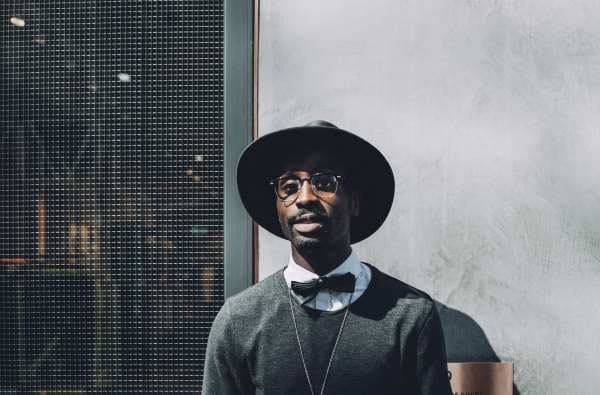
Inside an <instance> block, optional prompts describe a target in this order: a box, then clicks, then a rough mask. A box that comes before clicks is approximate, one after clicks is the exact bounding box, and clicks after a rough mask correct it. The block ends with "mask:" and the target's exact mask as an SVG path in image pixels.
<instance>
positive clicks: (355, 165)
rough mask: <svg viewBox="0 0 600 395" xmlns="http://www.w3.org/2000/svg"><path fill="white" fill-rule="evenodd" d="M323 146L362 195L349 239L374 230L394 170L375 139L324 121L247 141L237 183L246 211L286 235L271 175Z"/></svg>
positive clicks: (385, 208) (390, 194)
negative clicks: (290, 156)
mask: <svg viewBox="0 0 600 395" xmlns="http://www.w3.org/2000/svg"><path fill="white" fill-rule="evenodd" d="M314 149H319V150H320V151H323V152H325V153H326V154H331V155H333V156H335V158H336V159H338V160H340V161H341V162H342V163H340V165H341V166H342V167H343V168H344V169H345V172H346V174H347V175H348V176H349V178H350V180H351V183H352V188H353V189H358V191H359V196H360V210H359V215H358V216H355V217H352V220H351V221H352V222H351V225H350V243H352V244H353V243H357V242H359V241H361V240H364V239H366V238H367V237H369V236H371V235H372V234H373V233H374V232H375V231H376V230H377V229H379V227H380V226H381V224H383V222H384V221H385V218H386V217H387V215H388V213H389V212H390V209H391V207H392V201H393V200H394V173H393V171H392V168H391V166H390V164H389V163H388V161H387V160H386V159H385V157H384V156H383V154H382V153H381V152H379V150H378V149H377V148H375V147H374V146H373V145H372V144H370V143H369V142H367V141H365V140H364V139H362V138H360V137H358V136H357V135H355V134H353V133H350V132H348V131H345V130H342V129H339V128H337V127H336V126H335V125H333V124H331V123H329V122H325V121H314V122H311V123H309V124H307V125H305V126H301V127H293V128H288V129H282V130H278V131H275V132H272V133H268V134H266V135H264V136H262V137H260V138H258V139H256V140H255V141H253V142H252V143H251V144H250V145H248V146H247V147H246V148H245V149H244V151H243V152H242V154H241V156H240V159H239V161H238V166H237V184H238V191H239V193H240V197H241V199H242V203H243V204H244V206H245V207H246V210H247V211H248V214H250V216H251V217H252V219H254V221H256V222H257V223H258V224H259V225H260V226H262V227H263V228H265V229H266V230H268V231H269V232H271V233H273V234H274V235H276V236H278V237H281V238H284V239H285V236H284V235H283V233H282V231H281V225H280V224H279V220H278V216H277V209H276V206H275V199H277V197H276V195H275V191H274V189H273V186H271V185H270V184H269V181H271V180H272V179H274V178H276V177H278V176H280V175H281V173H282V165H283V164H284V163H285V162H286V160H287V159H289V155H290V153H293V155H294V157H297V156H298V154H301V153H303V152H307V153H309V152H311V151H312V150H314Z"/></svg>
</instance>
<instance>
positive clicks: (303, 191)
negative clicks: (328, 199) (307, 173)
mask: <svg viewBox="0 0 600 395" xmlns="http://www.w3.org/2000/svg"><path fill="white" fill-rule="evenodd" d="M301 182H302V184H301V185H300V190H299V191H298V197H297V198H296V203H301V204H303V203H308V202H310V201H313V200H318V199H319V198H318V197H317V195H315V192H314V191H313V189H312V185H311V184H310V180H307V179H304V180H302V181H301Z"/></svg>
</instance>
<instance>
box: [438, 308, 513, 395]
mask: <svg viewBox="0 0 600 395" xmlns="http://www.w3.org/2000/svg"><path fill="white" fill-rule="evenodd" d="M435 303H436V306H437V308H438V311H439V313H440V319H441V321H442V328H443V330H444V339H445V341H446V354H447V357H448V362H500V359H499V358H498V355H496V352H495V351H494V349H493V348H492V346H491V345H490V342H489V341H488V339H487V336H486V335H485V333H484V332H483V329H481V327H480V326H479V324H478V323H477V322H475V320H474V319H473V318H471V317H469V316H468V315H467V314H465V313H463V312H461V311H458V310H455V309H452V308H450V307H448V306H446V305H444V304H442V303H440V302H438V301H436V302H435ZM513 394H514V395H520V394H521V393H520V392H519V390H518V388H517V386H516V385H515V384H514V383H513Z"/></svg>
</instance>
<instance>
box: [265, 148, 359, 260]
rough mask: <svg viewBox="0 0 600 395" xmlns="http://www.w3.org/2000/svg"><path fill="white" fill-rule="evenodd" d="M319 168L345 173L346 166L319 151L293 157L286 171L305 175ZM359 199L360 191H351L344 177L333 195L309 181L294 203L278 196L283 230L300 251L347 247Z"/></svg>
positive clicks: (311, 251) (278, 208)
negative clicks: (322, 194)
mask: <svg viewBox="0 0 600 395" xmlns="http://www.w3.org/2000/svg"><path fill="white" fill-rule="evenodd" d="M317 172H327V173H333V174H336V175H341V176H342V177H343V176H344V175H345V174H344V173H343V171H342V169H340V168H339V167H337V166H335V164H334V163H331V161H329V160H328V159H327V158H326V156H325V155H323V154H322V153H319V152H314V153H311V154H309V155H306V156H304V157H302V158H298V159H294V160H290V161H289V162H288V163H287V164H286V165H285V166H284V169H283V171H282V175H283V174H288V175H289V174H293V175H295V176H297V177H299V178H300V179H303V178H306V177H308V176H310V175H311V174H313V173H317ZM358 203H359V202H358V194H357V193H356V192H351V191H349V189H348V188H347V185H346V187H345V185H344V182H343V181H342V182H341V183H340V185H339V186H338V190H337V192H336V193H335V194H334V195H332V196H331V197H327V198H324V197H320V196H317V195H316V194H315V193H314V191H313V190H312V187H311V185H310V182H309V181H305V182H303V183H302V185H301V188H300V190H299V191H298V195H297V197H296V200H295V201H294V202H293V203H290V202H289V201H282V200H281V199H279V198H276V207H277V214H278V217H279V223H280V224H281V228H282V231H283V234H284V235H285V236H286V238H287V239H288V240H290V242H291V243H292V248H294V249H296V250H297V251H298V252H300V253H302V252H306V253H320V252H321V251H324V250H335V249H345V248H347V247H348V246H349V245H350V222H351V218H352V216H353V215H358V208H359V206H358Z"/></svg>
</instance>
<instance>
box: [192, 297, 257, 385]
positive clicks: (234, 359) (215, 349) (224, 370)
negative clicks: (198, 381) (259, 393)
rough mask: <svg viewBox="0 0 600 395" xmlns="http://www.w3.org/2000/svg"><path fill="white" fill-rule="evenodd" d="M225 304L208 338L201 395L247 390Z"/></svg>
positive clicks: (244, 374) (244, 373)
mask: <svg viewBox="0 0 600 395" xmlns="http://www.w3.org/2000/svg"><path fill="white" fill-rule="evenodd" d="M232 325H233V322H232V320H231V315H230V310H229V304H228V301H226V302H225V304H224V305H223V307H221V310H220V311H219V313H218V314H217V316H216V318H215V321H214V322H213V325H212V327H211V329H210V333H209V335H208V344H207V347H206V359H205V362H204V379H203V383H202V395H241V394H247V393H254V391H251V390H250V378H249V373H248V371H247V368H246V365H245V364H244V361H243V358H242V355H241V354H240V353H239V351H238V350H237V345H236V342H235V340H234V334H235V332H234V331H233V328H232Z"/></svg>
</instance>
